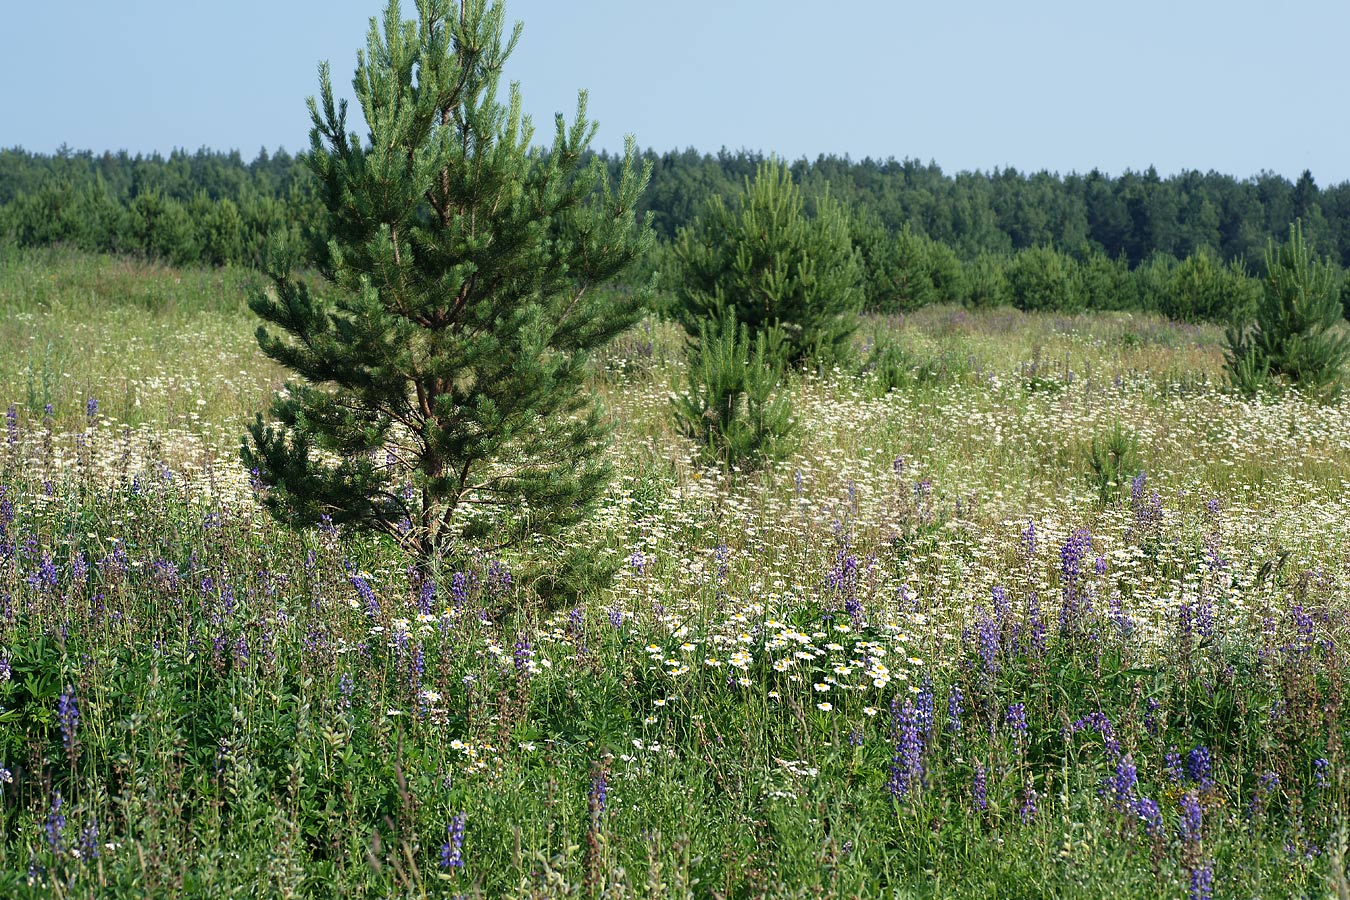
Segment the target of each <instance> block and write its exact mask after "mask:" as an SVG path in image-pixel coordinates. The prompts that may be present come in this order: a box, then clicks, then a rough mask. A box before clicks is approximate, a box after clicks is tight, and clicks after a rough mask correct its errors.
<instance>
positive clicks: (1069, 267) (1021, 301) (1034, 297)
mask: <svg viewBox="0 0 1350 900" xmlns="http://www.w3.org/2000/svg"><path fill="white" fill-rule="evenodd" d="M1076 269H1077V265H1076V264H1075V263H1074V261H1073V260H1072V259H1070V258H1069V257H1067V256H1065V255H1064V254H1063V253H1060V252H1059V251H1058V250H1055V249H1053V248H1051V247H1030V248H1028V249H1026V250H1023V251H1021V252H1019V253H1018V254H1017V255H1016V256H1014V257H1013V259H1012V262H1011V263H1010V264H1009V266H1008V269H1007V277H1008V288H1009V294H1010V295H1011V298H1012V302H1013V305H1014V306H1016V307H1017V308H1018V309H1023V310H1028V311H1032V310H1046V311H1054V312H1078V311H1080V310H1081V309H1082V308H1083V305H1084V303H1083V300H1084V298H1083V296H1082V294H1081V292H1080V291H1079V290H1078V285H1077V272H1076Z"/></svg>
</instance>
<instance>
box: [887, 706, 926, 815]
mask: <svg viewBox="0 0 1350 900" xmlns="http://www.w3.org/2000/svg"><path fill="white" fill-rule="evenodd" d="M891 722H892V727H893V728H894V730H895V755H894V756H893V757H892V759H891V777H890V780H889V781H887V783H886V789H887V790H888V791H889V792H890V794H891V796H892V797H894V798H895V799H896V800H902V799H904V798H905V797H906V796H908V794H909V792H910V789H911V788H917V787H918V786H919V785H920V784H921V783H922V781H923V728H922V726H921V724H920V721H919V711H918V710H917V709H916V708H915V707H914V704H913V703H911V702H910V701H909V700H908V699H906V700H905V703H904V705H903V706H901V705H900V701H899V700H898V699H896V700H893V701H891Z"/></svg>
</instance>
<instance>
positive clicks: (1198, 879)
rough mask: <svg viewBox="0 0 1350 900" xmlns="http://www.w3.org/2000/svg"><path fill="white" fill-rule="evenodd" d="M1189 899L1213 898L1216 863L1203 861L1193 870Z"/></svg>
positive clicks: (1203, 899) (1205, 899)
mask: <svg viewBox="0 0 1350 900" xmlns="http://www.w3.org/2000/svg"><path fill="white" fill-rule="evenodd" d="M1187 897H1188V900H1212V898H1213V897H1214V865H1213V863H1209V862H1206V863H1202V864H1201V865H1198V866H1196V867H1195V868H1194V869H1192V870H1191V889H1190V893H1189V894H1188V895H1187Z"/></svg>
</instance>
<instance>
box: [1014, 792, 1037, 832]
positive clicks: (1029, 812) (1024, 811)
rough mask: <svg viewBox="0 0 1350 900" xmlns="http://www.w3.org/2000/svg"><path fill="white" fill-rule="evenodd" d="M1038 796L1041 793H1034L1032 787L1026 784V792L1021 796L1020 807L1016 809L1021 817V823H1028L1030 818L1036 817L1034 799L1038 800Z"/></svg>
mask: <svg viewBox="0 0 1350 900" xmlns="http://www.w3.org/2000/svg"><path fill="white" fill-rule="evenodd" d="M1040 797H1041V795H1040V794H1038V793H1036V789H1035V788H1034V787H1032V786H1031V785H1027V789H1026V793H1025V794H1023V796H1022V808H1021V809H1019V810H1018V811H1017V815H1018V816H1019V817H1020V818H1021V820H1022V824H1023V825H1026V824H1028V823H1030V822H1031V820H1032V819H1034V818H1036V801H1037V800H1039V799H1040Z"/></svg>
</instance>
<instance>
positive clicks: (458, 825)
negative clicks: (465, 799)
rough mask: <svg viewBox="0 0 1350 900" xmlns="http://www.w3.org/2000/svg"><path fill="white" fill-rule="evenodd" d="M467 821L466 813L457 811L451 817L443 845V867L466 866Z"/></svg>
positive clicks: (456, 867)
mask: <svg viewBox="0 0 1350 900" xmlns="http://www.w3.org/2000/svg"><path fill="white" fill-rule="evenodd" d="M465 821H466V816H465V814H464V813H457V814H456V815H453V816H451V817H450V824H449V825H447V826H446V827H445V843H444V844H442V845H441V868H442V869H462V868H464V823H465Z"/></svg>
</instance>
